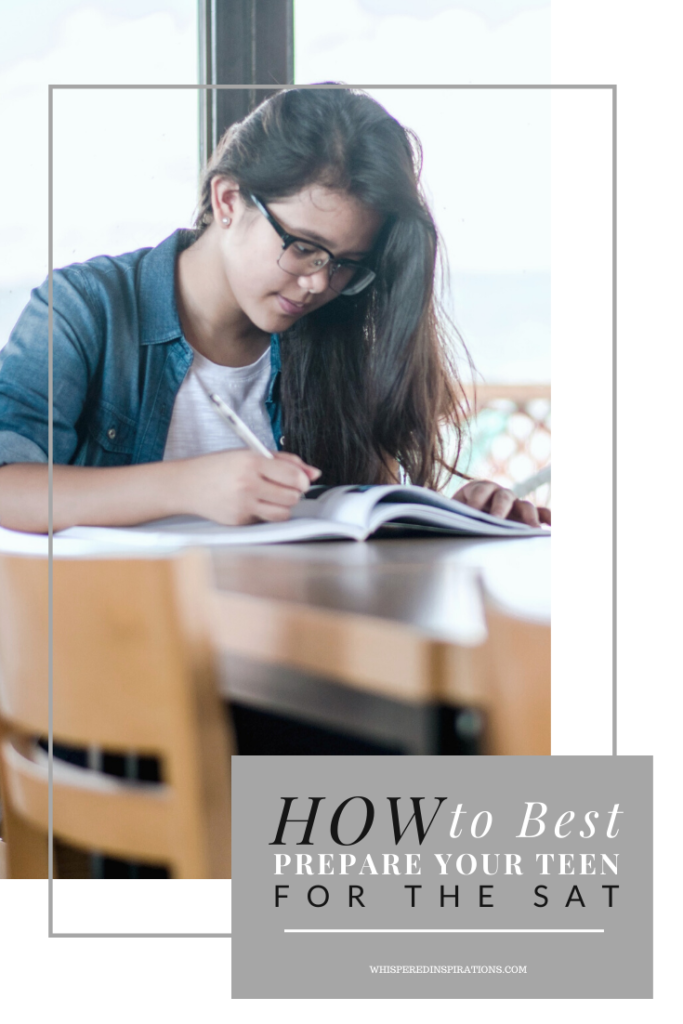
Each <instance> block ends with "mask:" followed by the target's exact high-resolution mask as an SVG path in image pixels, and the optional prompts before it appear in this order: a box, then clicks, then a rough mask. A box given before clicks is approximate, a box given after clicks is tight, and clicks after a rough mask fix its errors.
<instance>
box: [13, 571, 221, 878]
mask: <svg viewBox="0 0 683 1024" xmlns="http://www.w3.org/2000/svg"><path fill="white" fill-rule="evenodd" d="M53 571H54V601H53V608H54V612H53V614H54V621H53V637H54V642H53V651H54V655H53V735H54V740H55V742H56V743H57V742H58V743H61V744H65V745H70V746H76V747H92V746H96V747H99V748H102V749H103V750H104V751H111V752H114V753H127V752H130V751H134V752H135V754H137V755H143V756H153V757H157V758H158V759H159V761H160V764H161V782H160V783H158V784H154V783H145V782H138V781H133V780H127V779H118V778H113V777H111V776H109V775H104V774H101V773H99V772H95V771H89V770H87V769H83V768H79V767H76V766H74V765H71V764H67V763H65V762H64V761H60V760H57V759H53V815H54V818H53V831H54V835H55V837H57V838H59V839H62V840H63V841H64V842H66V843H69V844H71V845H73V846H76V847H79V848H82V849H86V850H94V851H98V852H101V853H104V854H106V855H108V856H112V857H117V858H121V859H128V860H135V861H139V862H146V863H152V864H161V865H165V866H167V868H168V870H169V872H170V874H171V875H172V876H173V877H178V878H229V877H230V781H229V772H230V762H229V754H230V749H231V747H230V746H229V738H228V729H227V725H226V717H225V706H224V703H223V702H222V700H221V699H220V697H219V695H218V688H217V683H216V677H215V671H214V658H213V651H212V647H211V643H210V638H209V634H208V619H209V614H208V610H207V609H208V600H209V562H208V559H207V557H206V556H205V553H202V552H189V553H185V554H182V555H180V556H177V557H171V558H159V559H147V558H145V559H142V558H140V559H125V560H123V559H114V558H112V559H99V560H87V561H85V560H83V561H81V560H55V561H54V563H53ZM47 734H48V564H47V561H46V560H44V559H39V558H26V557H17V556H11V555H0V783H1V784H2V803H3V833H4V839H5V841H6V842H5V844H4V845H5V847H6V854H7V857H6V860H7V868H8V870H7V874H8V877H10V878H12V877H14V878H45V877H47V873H48V856H47V841H46V836H47V829H48V758H47V754H46V753H45V751H44V750H43V749H42V747H41V746H40V745H39V744H38V743H37V741H36V740H37V737H45V736H47Z"/></svg>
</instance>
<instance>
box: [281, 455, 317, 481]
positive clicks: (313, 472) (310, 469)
mask: <svg viewBox="0 0 683 1024" xmlns="http://www.w3.org/2000/svg"><path fill="white" fill-rule="evenodd" d="M275 458H276V459H283V460H284V461H286V462H293V463H294V465H295V466H298V467H299V468H300V469H303V471H304V473H305V474H306V476H307V477H308V479H309V480H310V481H311V482H313V481H314V480H317V479H318V477H319V476H320V474H321V472H322V470H320V469H316V468H315V466H308V465H307V464H306V463H305V462H304V461H303V459H300V458H299V456H298V455H294V454H293V452H277V454H276V455H275Z"/></svg>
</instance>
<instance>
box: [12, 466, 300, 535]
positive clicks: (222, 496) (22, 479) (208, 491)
mask: <svg viewBox="0 0 683 1024" xmlns="http://www.w3.org/2000/svg"><path fill="white" fill-rule="evenodd" d="M53 472H54V476H53V528H54V529H55V530H63V529H66V528H67V527H69V526H76V525H78V526H132V525H134V524H136V523H143V522H147V521H149V520H151V519H160V518H163V517H164V516H172V515H184V514H189V515H199V516H204V517H206V518H207V519H213V520H215V521H216V522H219V523H223V524H225V525H232V526H237V525H241V524H244V523H252V522H256V521H258V520H266V521H271V522H278V521H281V520H284V519H288V518H289V511H290V509H291V507H292V505H294V504H296V502H297V501H298V500H299V498H300V497H301V495H302V494H303V493H304V492H305V491H307V490H308V488H309V486H310V484H311V482H312V481H313V480H315V479H316V478H317V477H318V476H319V475H320V474H319V471H318V470H316V469H314V468H313V467H311V466H307V465H306V464H305V463H304V462H302V460H301V459H299V458H298V457H297V456H296V455H290V454H288V453H284V452H279V453H277V455H276V456H275V458H274V459H267V458H265V457H264V456H262V455H257V454H255V453H254V452H251V451H248V450H247V449H238V450H236V451H228V452H216V453H214V454H211V455H202V456H200V457H199V458H194V459H181V460H178V461H173V462H153V463H145V464H141V465H136V466H116V467H108V468H98V467H86V466H54V468H53ZM0 526H4V527H6V528H7V529H11V530H24V531H26V532H30V533H47V530H48V468H47V466H46V465H44V464H36V463H17V464H11V465H5V466H2V467H0Z"/></svg>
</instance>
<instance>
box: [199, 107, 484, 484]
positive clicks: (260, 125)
mask: <svg viewBox="0 0 683 1024" xmlns="http://www.w3.org/2000/svg"><path fill="white" fill-rule="evenodd" d="M421 164H422V152H421V147H420V143H419V140H418V139H417V137H416V136H415V134H414V133H413V132H411V131H410V130H408V129H406V128H404V127H403V126H402V125H400V124H399V122H398V121H396V120H395V119H394V118H393V117H391V116H390V115H389V114H388V113H387V111H386V110H385V109H384V108H383V107H382V106H381V105H380V104H379V103H377V102H375V100H373V99H371V98H370V97H369V96H367V95H365V94H364V93H362V92H359V91H358V90H351V89H347V88H327V89H311V88H309V89H288V90H284V91H283V92H280V93H278V94H277V95H275V96H273V97H271V98H270V99H268V100H266V101H265V102H264V103H262V104H261V105H260V106H259V107H257V109H256V110H254V111H253V112H252V113H251V114H250V115H249V116H248V117H246V118H245V119H244V120H243V121H241V122H239V123H238V124H235V125H233V126H232V127H231V128H229V129H228V131H227V132H226V133H225V135H224V136H223V138H222V139H221V141H220V143H219V145H218V146H217V148H216V150H215V152H214V154H213V156H212V157H211V160H210V162H209V165H208V167H207V169H206V171H205V173H204V178H203V181H202V187H201V193H200V203H199V212H198V216H197V220H196V230H197V232H198V234H200V233H201V232H202V231H203V230H204V229H205V227H206V225H207V223H210V221H211V217H212V214H211V181H212V179H213V178H214V177H216V176H223V175H224V176H226V177H229V178H231V179H232V180H234V181H235V182H236V183H237V184H238V185H239V188H240V194H241V196H242V199H243V200H244V201H245V202H246V203H247V204H249V203H250V199H249V196H250V194H252V193H253V194H254V195H256V196H258V197H259V199H261V200H262V201H264V202H265V203H268V202H273V201H276V200H277V199H283V198H286V197H288V196H292V195H295V194H296V193H298V192H300V191H301V190H302V189H304V188H306V187H309V186H311V185H314V184H317V185H323V186H325V187H327V188H330V189H334V190H338V191H343V192H346V193H348V194H349V195H351V196H353V197H354V198H355V199H356V200H358V201H359V202H360V203H362V204H364V205H365V206H367V207H369V208H370V209H372V210H376V211H377V212H378V213H379V214H381V215H382V217H383V218H384V226H383V228H382V229H381V232H380V236H379V238H378V241H377V244H376V246H375V251H374V254H373V258H372V265H373V269H375V271H376V274H377V276H376V278H375V280H374V281H373V283H372V284H371V285H370V286H368V287H367V288H366V289H365V291H363V292H361V293H360V294H359V295H355V296H339V297H338V298H336V299H334V300H333V301H331V302H329V303H328V304H327V305H325V306H322V307H321V308H320V309H317V310H315V311H313V312H312V313H310V314H309V315H308V316H305V317H302V319H301V320H300V321H298V322H297V323H296V324H295V325H294V326H293V327H292V328H290V330H288V331H287V332H285V333H284V334H283V335H282V338H281V351H282V376H281V401H282V409H283V432H284V436H285V448H286V449H287V450H288V451H291V452H296V453H297V454H298V455H300V456H301V458H302V459H304V461H306V462H308V463H310V464H311V465H313V466H318V467H319V468H320V469H322V471H323V472H322V477H321V482H323V483H327V484H343V483H385V482H387V481H390V480H393V479H395V478H396V464H398V466H399V467H401V468H402V470H403V471H404V473H405V475H406V477H407V478H408V479H409V480H410V482H412V483H415V484H422V485H425V486H429V487H434V488H436V487H439V486H440V485H441V484H442V483H443V481H444V476H445V474H446V473H448V474H449V475H450V474H451V473H453V472H456V468H455V466H456V462H457V459H458V456H459V454H460V450H461V443H462V433H463V422H464V416H463V407H464V406H465V405H466V401H465V399H464V393H463V390H462V387H461V385H460V382H459V379H458V376H457V372H456V369H455V364H454V347H453V342H454V341H455V340H456V339H457V332H456V331H455V329H454V328H452V326H451V324H450V321H449V319H448V318H447V317H446V316H445V315H443V314H441V313H440V312H439V309H438V306H437V302H436V298H435V294H434V275H435V270H436V265H437V255H438V235H437V231H436V227H435V225H434V221H433V219H432V216H431V214H430V212H429V209H428V206H427V203H426V201H425V199H424V196H423V194H422V191H421V188H420V184H419V178H420V170H421Z"/></svg>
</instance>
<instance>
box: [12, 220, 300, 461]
mask: <svg viewBox="0 0 683 1024" xmlns="http://www.w3.org/2000/svg"><path fill="white" fill-rule="evenodd" d="M192 239H193V235H192V232H189V231H183V230H179V231H175V232H174V233H173V234H172V235H171V236H170V237H169V238H167V239H165V241H163V242H162V243H161V244H160V245H158V246H156V248H154V249H138V250H137V251H136V252H130V253H125V254H124V255H123V256H113V257H112V256H97V257H95V258H94V259H91V260H88V261H87V263H75V264H73V265H72V266H68V267H64V268H63V269H61V270H55V271H54V273H53V360H54V363H53V367H54V368H53V417H54V430H53V438H54V442H53V443H54V461H55V463H61V464H70V465H77V466H125V465H130V464H132V463H140V462H158V461H160V460H161V459H162V458H163V454H164V448H165V445H166V436H167V434H168V428H169V424H170V422H171V413H172V411H173V403H174V401H175V397H176V395H177V393H178V389H179V388H180V385H181V384H182V382H183V380H184V378H185V375H186V373H187V371H188V369H189V367H190V365H191V363H192V349H191V348H190V346H189V345H188V343H187V341H186V340H185V338H184V337H183V332H182V328H181V326H180V320H179V317H178V311H177V308H176V303H175V264H176V257H177V255H178V253H179V252H181V251H182V250H183V249H184V248H186V247H187V246H188V245H190V243H191V242H192ZM270 360H271V375H270V383H269V385H268V392H267V397H266V408H267V411H268V414H269V416H270V422H271V425H272V428H273V436H274V438H275V442H276V444H277V447H278V448H280V447H281V436H280V435H281V433H282V427H281V419H282V414H281V407H280V401H279V382H280V381H279V379H280V346H279V337H278V335H277V334H273V335H272V336H271V346H270ZM47 459H48V284H47V281H45V282H44V284H42V285H41V286H40V288H35V289H34V290H33V291H32V293H31V298H30V301H29V303H28V305H27V306H26V308H25V309H24V311H23V313H22V314H21V316H20V318H19V321H18V322H17V324H16V326H15V328H14V330H13V331H12V334H11V335H10V339H9V341H8V343H7V345H6V346H5V347H4V349H2V350H0V465H1V464H3V463H12V462H47Z"/></svg>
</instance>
